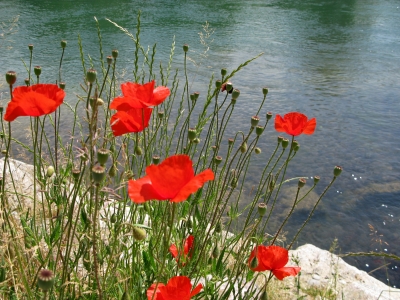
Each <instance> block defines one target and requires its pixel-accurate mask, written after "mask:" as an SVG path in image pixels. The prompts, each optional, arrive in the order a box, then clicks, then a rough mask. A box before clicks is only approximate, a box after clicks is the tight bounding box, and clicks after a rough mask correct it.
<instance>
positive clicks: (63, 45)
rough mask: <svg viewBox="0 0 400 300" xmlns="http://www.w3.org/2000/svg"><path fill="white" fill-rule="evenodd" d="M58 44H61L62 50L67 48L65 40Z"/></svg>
mask: <svg viewBox="0 0 400 300" xmlns="http://www.w3.org/2000/svg"><path fill="white" fill-rule="evenodd" d="M60 44H61V48H63V49H64V48H65V47H67V41H66V40H62V41H61V43H60Z"/></svg>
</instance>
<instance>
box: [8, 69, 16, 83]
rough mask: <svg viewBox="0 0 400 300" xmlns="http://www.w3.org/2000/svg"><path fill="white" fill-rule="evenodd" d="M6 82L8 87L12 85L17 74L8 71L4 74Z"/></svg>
mask: <svg viewBox="0 0 400 300" xmlns="http://www.w3.org/2000/svg"><path fill="white" fill-rule="evenodd" d="M6 81H7V83H8V84H9V85H13V84H14V83H15V82H16V81H17V73H15V72H14V71H8V72H7V73H6Z"/></svg>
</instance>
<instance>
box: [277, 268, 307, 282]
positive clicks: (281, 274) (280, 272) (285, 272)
mask: <svg viewBox="0 0 400 300" xmlns="http://www.w3.org/2000/svg"><path fill="white" fill-rule="evenodd" d="M300 270H301V268H300V267H284V268H280V269H275V270H272V273H273V274H274V275H275V277H276V278H278V279H279V280H283V278H285V277H287V276H296V275H297V273H299V272H300Z"/></svg>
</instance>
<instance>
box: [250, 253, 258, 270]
mask: <svg viewBox="0 0 400 300" xmlns="http://www.w3.org/2000/svg"><path fill="white" fill-rule="evenodd" d="M257 266H258V259H257V257H256V256H254V257H253V259H252V260H251V261H250V269H255V268H257Z"/></svg>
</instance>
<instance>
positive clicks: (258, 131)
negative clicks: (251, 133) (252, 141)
mask: <svg viewBox="0 0 400 300" xmlns="http://www.w3.org/2000/svg"><path fill="white" fill-rule="evenodd" d="M263 132H264V127H263V126H257V127H256V134H257V135H258V136H260V135H262V133H263Z"/></svg>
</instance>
